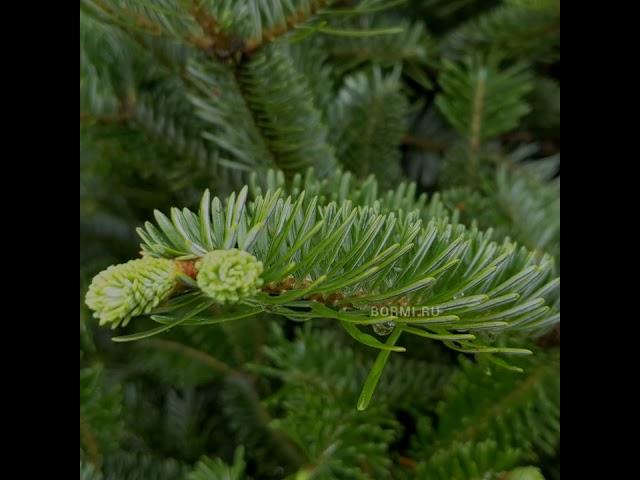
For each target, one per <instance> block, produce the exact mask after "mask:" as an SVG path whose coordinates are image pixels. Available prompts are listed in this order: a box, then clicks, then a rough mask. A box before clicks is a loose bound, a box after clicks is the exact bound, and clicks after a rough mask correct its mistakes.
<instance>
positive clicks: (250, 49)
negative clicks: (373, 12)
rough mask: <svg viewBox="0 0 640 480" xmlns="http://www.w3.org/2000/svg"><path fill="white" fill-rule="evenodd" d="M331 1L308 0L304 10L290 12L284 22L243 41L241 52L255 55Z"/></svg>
mask: <svg viewBox="0 0 640 480" xmlns="http://www.w3.org/2000/svg"><path fill="white" fill-rule="evenodd" d="M331 3H333V2H332V0H309V1H308V5H305V6H304V7H305V8H300V9H299V10H297V11H294V12H292V13H291V14H290V15H289V16H288V17H286V19H285V20H284V22H281V23H280V24H276V25H273V26H272V27H271V28H269V29H267V30H264V31H261V32H260V35H259V36H258V37H253V38H249V39H247V40H246V41H245V43H244V47H243V51H244V53H245V54H246V55H251V54H253V53H255V52H256V51H257V50H258V49H259V48H261V47H263V46H264V45H267V44H269V43H271V42H273V41H275V40H276V39H278V38H279V37H281V36H283V35H285V34H286V33H288V32H289V31H291V30H293V29H294V28H296V26H298V25H302V24H303V23H305V22H307V21H308V20H309V19H310V18H311V17H313V16H314V15H315V14H316V13H317V12H318V11H319V10H320V9H322V8H324V7H327V6H329V5H331Z"/></svg>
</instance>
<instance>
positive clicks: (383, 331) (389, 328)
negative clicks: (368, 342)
mask: <svg viewBox="0 0 640 480" xmlns="http://www.w3.org/2000/svg"><path fill="white" fill-rule="evenodd" d="M395 326H396V323H395V322H392V321H389V322H382V323H374V324H373V331H374V332H376V334H378V335H383V336H386V335H389V334H391V332H393V329H394V328H395Z"/></svg>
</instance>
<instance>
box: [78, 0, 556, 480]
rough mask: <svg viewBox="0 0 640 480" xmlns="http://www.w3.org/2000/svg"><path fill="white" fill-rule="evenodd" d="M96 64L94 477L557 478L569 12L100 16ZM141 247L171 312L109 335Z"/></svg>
mask: <svg viewBox="0 0 640 480" xmlns="http://www.w3.org/2000/svg"><path fill="white" fill-rule="evenodd" d="M80 44H81V45H80V46H81V48H80V157H81V158H80V160H81V161H80V171H81V176H80V177H81V178H80V196H81V207H80V226H81V232H80V236H81V258H80V260H81V268H80V279H81V292H80V294H81V312H80V313H81V315H80V327H81V332H80V333H81V335H80V349H81V370H80V417H81V422H80V423H81V427H80V437H81V439H80V440H81V441H80V477H81V480H136V479H140V480H142V479H145V480H146V479H157V480H178V479H180V480H183V479H184V480H223V479H225V480H240V479H265V480H270V479H273V480H280V479H288V480H311V479H327V480H329V479H331V480H334V479H336V480H340V479H371V480H382V479H395V480H405V479H407V480H408V479H426V480H440V479H442V480H541V479H542V478H543V476H544V478H546V479H547V480H550V479H559V478H560V477H559V469H560V467H559V462H560V456H559V383H560V381H559V326H558V321H559V309H560V300H559V281H558V280H557V276H558V274H559V255H560V223H559V194H560V181H559V177H558V175H559V128H560V121H559V115H560V81H559V73H558V72H559V68H558V67H559V2H558V1H557V0H502V1H500V0H473V1H472V0H455V1H446V0H424V1H422V0H420V1H419V0H406V1H396V0H346V1H345V0H268V1H266V0H184V1H183V0H145V1H139V0H82V1H81V13H80ZM245 186H247V188H246V189H244V188H243V187H245ZM205 191H206V192H207V193H205V194H204V197H203V192H205ZM216 197H217V198H216ZM218 199H219V200H218ZM174 207H175V208H174ZM177 207H179V209H178V208H177ZM154 211H157V212H163V214H160V213H154ZM165 215H166V216H165ZM145 222H147V223H145ZM138 228H139V229H140V230H138V231H139V233H140V235H141V236H142V244H141V238H140V236H137V235H136V229H138ZM231 248H239V249H243V250H246V251H247V252H248V254H249V255H250V256H251V257H252V258H253V257H255V260H253V259H248V260H247V262H249V263H251V262H262V263H263V267H264V268H263V272H262V274H261V280H264V283H263V284H262V285H261V286H259V287H257V288H259V291H258V292H257V293H255V292H254V290H253V288H248V287H249V285H248V284H247V285H245V284H244V283H242V281H241V278H243V277H242V275H239V276H238V275H237V274H238V271H236V272H235V274H236V275H237V276H236V277H234V278H236V280H238V279H240V280H238V281H237V282H236V283H237V284H234V285H235V287H237V289H236V290H237V291H239V292H244V293H247V294H246V295H245V294H244V293H243V294H242V295H238V298H237V299H235V297H233V298H231V296H230V297H229V300H230V301H229V302H227V301H226V298H227V297H225V304H224V305H223V304H222V303H221V302H220V298H221V297H217V296H215V295H214V296H211V295H207V294H206V292H207V291H209V293H210V289H207V288H201V286H198V282H197V278H198V277H197V274H198V272H197V271H195V270H194V269H196V270H197V268H196V267H195V265H196V263H198V261H199V260H200V259H201V258H202V257H203V256H204V255H205V254H206V253H207V252H211V251H212V250H224V251H227V250H229V249H231ZM141 249H142V251H143V252H145V253H146V254H148V255H151V256H155V257H162V258H165V259H167V261H169V262H174V263H175V262H177V263H175V265H176V267H179V268H180V273H179V275H177V277H176V279H175V288H172V289H170V296H171V299H170V300H169V301H166V302H162V304H160V305H158V306H157V308H156V309H155V310H154V311H153V312H152V315H142V316H138V317H135V318H134V319H132V320H131V323H130V324H129V325H128V326H126V327H125V328H124V329H123V330H118V331H116V332H112V331H111V330H109V329H104V328H100V327H99V326H98V325H97V321H95V319H93V318H92V316H91V315H92V312H90V311H89V310H88V308H87V307H86V305H85V296H86V292H87V289H88V287H89V284H90V283H91V281H92V278H94V277H95V275H96V274H98V273H99V272H100V271H101V270H104V269H105V268H106V267H108V266H109V265H113V264H121V263H124V262H126V261H128V260H131V259H133V258H136V257H137V256H138V255H139V253H140V251H141ZM247 258H248V257H247ZM205 263H206V262H205ZM240 264H242V265H245V263H243V262H239V264H238V265H240ZM242 265H240V267H241V266H242ZM245 266H246V265H245ZM254 266H255V264H254ZM240 267H239V268H240ZM258 270H259V269H258ZM256 271H257V270H256ZM223 273H224V272H223ZM240 273H242V272H241V271H240ZM205 277H206V278H205ZM205 280H207V281H208V282H209V283H211V282H214V283H215V282H222V284H224V285H223V286H225V287H226V286H227V283H225V280H224V275H223V274H221V273H220V271H218V270H216V271H215V272H213V271H212V272H208V274H207V275H204V274H203V276H202V279H201V282H200V283H201V284H202V285H204V283H206V282H205ZM253 281H256V279H255V278H253ZM203 282H204V283H203ZM228 284H229V285H231V283H230V282H229V283H228ZM258 284H259V282H255V283H251V286H252V287H254V286H256V285H258ZM172 285H173V284H172ZM216 285H217V284H216ZM206 286H210V285H209V284H207V285H205V287H206ZM244 286H247V288H246V289H243V287H244ZM120 287H122V285H120V286H119V288H120ZM211 291H213V290H211ZM225 291H226V290H225ZM119 292H120V293H122V291H120V290H119ZM132 292H133V293H132V296H131V298H129V297H127V298H128V301H133V302H134V303H135V302H136V298H137V297H136V295H137V293H136V292H138V290H135V289H134V290H133V291H132ZM145 292H146V290H145ZM150 292H151V294H152V293H153V289H151V290H150ZM163 292H165V290H163ZM99 293H101V294H102V295H103V297H104V298H103V299H106V300H105V301H106V302H107V303H108V302H110V301H114V300H113V299H114V298H118V295H119V294H120V293H118V295H116V293H117V292H115V291H110V290H109V289H108V288H107V289H103V290H101V291H100V292H99ZM147 293H148V292H147ZM165 293H166V292H165ZM254 293H255V294H254ZM138 296H139V295H138ZM214 297H215V298H214ZM145 298H146V297H145ZM146 300H147V301H148V300H149V298H146ZM151 300H152V301H153V300H154V299H153V298H152V299H151ZM159 300H160V299H159ZM92 304H93V303H92ZM103 305H107V304H103ZM383 305H396V306H397V305H413V306H416V305H417V306H433V305H440V306H441V307H442V308H443V310H444V311H443V312H441V314H440V315H439V316H438V317H433V318H426V317H420V316H406V315H391V314H389V315H388V316H386V317H385V316H381V317H375V318H374V317H372V316H371V315H372V308H373V307H381V306H383ZM94 306H95V305H94ZM140 311H142V310H140ZM131 312H132V313H135V312H137V310H135V309H133V310H131ZM434 319H436V320H437V321H435V322H430V321H431V320H434ZM311 320H312V321H311ZM425 320H429V321H427V322H425ZM173 327H176V328H173ZM154 335H155V336H154ZM151 336H153V338H147V337H151ZM425 337H426V338H425ZM113 339H116V340H118V341H122V340H135V339H137V340H139V341H135V342H130V343H118V342H114V341H113ZM529 352H532V354H531V355H524V354H527V353H529ZM363 387H364V388H363ZM363 392H364V393H363ZM358 408H360V409H361V410H359V409H358ZM363 408H366V409H364V410H362V409H363Z"/></svg>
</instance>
